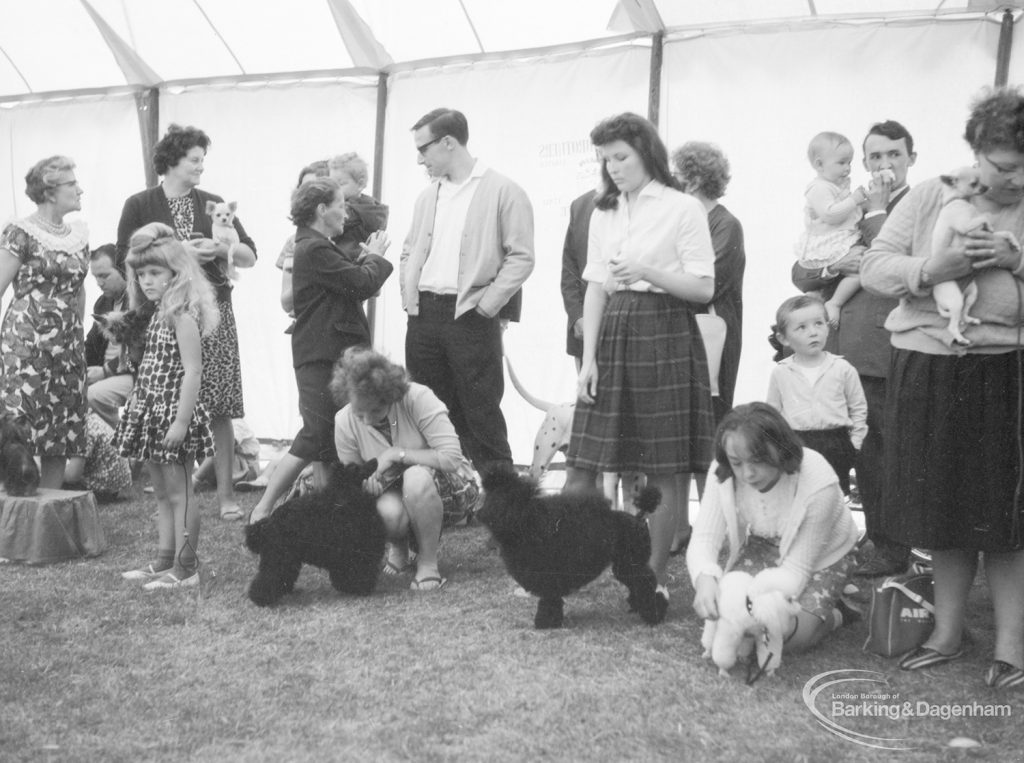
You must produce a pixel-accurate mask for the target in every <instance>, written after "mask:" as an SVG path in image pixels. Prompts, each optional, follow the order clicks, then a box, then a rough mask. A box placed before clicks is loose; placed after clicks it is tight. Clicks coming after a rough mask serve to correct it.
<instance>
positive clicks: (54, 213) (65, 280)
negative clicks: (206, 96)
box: [0, 156, 89, 488]
mask: <svg viewBox="0 0 1024 763" xmlns="http://www.w3.org/2000/svg"><path fill="white" fill-rule="evenodd" d="M25 186H26V187H25V193H26V194H27V195H28V197H29V198H30V199H32V201H34V202H35V203H36V205H37V210H36V212H35V213H34V214H31V215H29V216H28V217H26V218H24V219H21V220H14V221H13V222H11V223H9V224H8V225H6V226H5V227H4V229H3V232H2V233H0V298H2V297H3V295H4V294H5V292H6V291H7V287H8V286H11V285H12V284H13V287H14V295H13V298H12V300H11V304H10V306H9V307H8V308H7V312H6V313H5V315H4V319H3V327H2V329H0V357H2V366H3V375H2V378H0V412H3V413H8V414H11V415H14V416H17V417H20V418H22V420H23V421H24V423H25V424H26V425H27V426H28V427H29V429H30V431H31V432H32V439H33V444H34V446H35V453H36V455H37V456H39V457H40V460H41V462H42V472H41V474H40V481H39V485H40V487H44V488H60V487H61V485H62V484H63V481H64V467H65V464H66V463H67V459H68V457H69V456H81V455H84V454H85V413H86V407H87V405H86V398H85V378H86V370H85V335H84V332H83V330H82V312H83V310H84V305H85V301H84V295H83V294H82V283H83V282H84V280H85V275H86V273H88V272H89V244H88V232H87V230H86V227H85V224H84V223H83V222H81V221H80V220H74V221H72V222H70V223H65V222H64V215H66V214H67V213H68V212H73V211H76V210H80V209H81V208H82V205H81V197H82V188H81V186H79V185H78V181H77V180H76V179H75V163H74V162H73V161H71V159H69V158H68V157H66V156H51V157H49V158H47V159H43V160H42V161H40V162H37V163H36V165H35V166H34V167H32V169H31V170H29V172H28V174H27V175H26V176H25Z"/></svg>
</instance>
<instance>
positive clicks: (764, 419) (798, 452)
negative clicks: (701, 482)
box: [715, 403, 804, 482]
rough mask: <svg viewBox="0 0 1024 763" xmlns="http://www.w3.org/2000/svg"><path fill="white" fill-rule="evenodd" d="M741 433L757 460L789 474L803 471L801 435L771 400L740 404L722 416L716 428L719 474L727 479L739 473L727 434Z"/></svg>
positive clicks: (720, 479) (719, 477)
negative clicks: (727, 446) (727, 448)
mask: <svg viewBox="0 0 1024 763" xmlns="http://www.w3.org/2000/svg"><path fill="white" fill-rule="evenodd" d="M734 433H735V434H739V435H741V436H742V437H743V439H744V440H745V441H746V444H747V449H748V450H749V451H750V457H751V458H752V459H754V460H755V461H760V462H761V463H765V464H769V465H770V466H774V467H775V468H776V469H781V470H782V471H783V472H785V473H786V474H794V473H795V472H797V471H799V469H800V464H801V463H802V462H803V458H804V450H803V444H802V443H801V442H800V438H799V437H798V436H797V434H796V432H794V431H793V428H792V427H790V425H789V424H788V423H787V422H786V420H785V419H784V418H782V414H781V413H779V412H778V411H777V410H775V408H773V407H772V406H770V405H768V403H747V404H746V405H737V406H736V407H735V408H733V409H732V410H731V411H729V412H728V413H727V414H725V416H724V417H723V418H722V423H721V424H719V425H718V430H717V431H716V432H715V461H716V465H715V477H716V478H717V479H718V481H719V482H725V481H726V480H727V479H729V478H730V477H733V476H735V475H734V474H733V471H732V466H731V465H730V464H729V456H728V455H727V454H726V452H725V438H726V437H727V436H728V435H731V434H734Z"/></svg>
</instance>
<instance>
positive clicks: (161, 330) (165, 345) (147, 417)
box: [114, 313, 213, 465]
mask: <svg viewBox="0 0 1024 763" xmlns="http://www.w3.org/2000/svg"><path fill="white" fill-rule="evenodd" d="M190 314H191V315H192V316H193V317H194V318H196V322H197V323H198V320H199V319H198V313H190ZM184 376H185V367H184V366H183V365H182V364H181V353H180V352H179V351H178V340H177V337H176V336H175V332H174V328H173V327H171V326H168V325H167V324H166V323H164V322H163V321H160V320H158V319H157V318H156V317H155V316H154V317H153V319H152V320H150V323H149V329H148V331H147V334H146V351H145V354H144V355H143V356H142V363H141V365H140V366H139V374H138V377H137V378H136V380H135V387H134V388H133V389H132V394H131V397H129V398H128V402H127V404H126V405H125V409H124V414H123V415H122V416H121V421H120V423H119V424H118V425H117V431H115V432H114V445H115V447H117V450H118V453H120V454H121V455H122V456H125V457H126V458H134V459H140V460H147V461H156V462H158V463H164V464H171V463H180V464H186V465H191V464H192V463H193V462H194V461H196V460H197V459H198V460H200V461H201V460H202V459H204V458H207V457H211V456H213V434H212V432H211V431H210V417H209V414H207V412H206V408H205V407H204V406H203V402H202V400H198V401H196V407H195V410H193V411H192V421H191V422H189V425H188V431H187V432H186V434H185V441H184V442H183V443H182V444H181V445H180V446H179V447H178V448H175V449H174V450H168V449H166V448H164V446H163V445H162V444H161V443H162V442H163V439H164V437H165V436H166V435H167V430H168V429H170V427H171V424H173V423H174V418H175V416H176V414H177V411H178V400H179V398H180V397H181V383H182V379H183V378H184Z"/></svg>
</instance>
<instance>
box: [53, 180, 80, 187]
mask: <svg viewBox="0 0 1024 763" xmlns="http://www.w3.org/2000/svg"><path fill="white" fill-rule="evenodd" d="M62 185H73V186H75V187H78V181H77V180H65V181H64V182H63V183H54V184H53V187H54V188H60V187H61V186H62Z"/></svg>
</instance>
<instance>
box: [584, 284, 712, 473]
mask: <svg viewBox="0 0 1024 763" xmlns="http://www.w3.org/2000/svg"><path fill="white" fill-rule="evenodd" d="M597 370H598V381H597V395H596V396H595V402H594V403H593V404H586V403H583V402H579V401H577V403H576V413H575V415H574V416H573V422H572V437H571V439H570V441H569V452H568V455H567V456H566V463H567V464H569V465H570V466H575V467H579V468H581V469H586V470H588V471H595V472H602V471H603V472H614V471H618V472H625V471H632V472H643V473H644V474H678V473H680V472H705V471H707V469H708V466H709V465H710V463H711V450H712V441H713V438H714V427H715V424H714V416H713V413H712V407H711V383H710V381H709V376H708V361H707V355H706V353H705V352H704V342H703V340H702V339H701V336H700V330H699V329H698V328H697V320H696V318H695V317H694V313H693V311H692V310H691V309H690V308H689V307H688V306H687V305H686V303H685V302H683V301H681V300H678V299H676V298H675V297H671V296H669V295H667V294H653V293H648V292H635V291H618V292H615V293H614V294H612V295H611V296H610V297H609V298H608V303H607V305H606V306H605V311H604V316H603V317H602V319H601V330H600V333H599V335H598V346H597Z"/></svg>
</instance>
